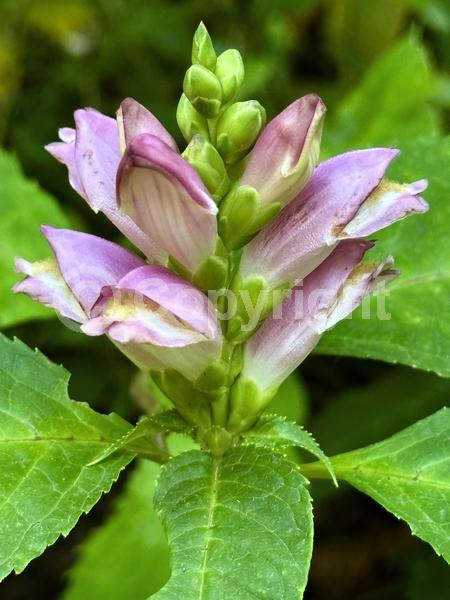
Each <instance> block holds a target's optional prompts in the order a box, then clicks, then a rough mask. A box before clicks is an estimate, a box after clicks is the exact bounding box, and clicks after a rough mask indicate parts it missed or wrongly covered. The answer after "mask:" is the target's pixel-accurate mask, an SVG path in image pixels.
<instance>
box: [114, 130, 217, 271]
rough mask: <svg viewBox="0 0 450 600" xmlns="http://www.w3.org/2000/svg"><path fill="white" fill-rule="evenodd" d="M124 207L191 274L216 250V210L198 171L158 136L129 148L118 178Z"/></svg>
mask: <svg viewBox="0 0 450 600" xmlns="http://www.w3.org/2000/svg"><path fill="white" fill-rule="evenodd" d="M117 193H118V199H119V208H120V209H121V210H122V211H123V212H124V213H125V214H127V215H129V217H130V218H131V219H132V220H133V222H134V223H136V224H137V225H138V226H139V227H140V228H141V229H142V230H144V231H146V232H147V233H148V234H149V235H150V237H151V238H152V239H153V240H155V241H156V243H157V244H158V247H160V248H162V249H164V251H165V252H166V253H167V254H169V255H170V256H171V257H172V258H175V259H176V260H177V261H178V262H179V263H181V264H182V265H183V266H184V267H185V268H186V269H187V270H188V271H189V272H191V273H195V272H196V271H197V270H198V269H199V268H200V266H201V265H202V263H203V262H204V261H205V260H206V259H207V258H208V257H209V256H210V255H212V254H214V252H215V248H216V243H217V220H216V214H217V206H216V203H215V202H214V200H213V199H212V198H211V196H210V195H209V192H208V190H207V189H206V187H205V185H204V184H203V182H202V180H201V179H200V176H199V175H198V173H197V171H196V170H195V169H194V168H193V167H191V165H190V164H189V163H188V162H187V161H186V160H184V158H182V157H181V156H180V155H179V154H178V153H177V152H175V151H174V150H172V149H171V148H170V147H169V146H168V145H167V144H165V143H164V142H163V141H161V140H160V139H159V138H157V137H156V136H154V135H151V134H141V135H138V136H137V137H135V138H134V139H133V140H132V141H131V142H130V143H129V145H128V146H127V149H126V151H125V154H124V156H123V158H122V161H121V163H120V166H119V169H118V174H117Z"/></svg>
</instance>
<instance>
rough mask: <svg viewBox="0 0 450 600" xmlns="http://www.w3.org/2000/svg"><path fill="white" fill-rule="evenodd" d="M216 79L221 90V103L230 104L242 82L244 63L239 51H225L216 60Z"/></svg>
mask: <svg viewBox="0 0 450 600" xmlns="http://www.w3.org/2000/svg"><path fill="white" fill-rule="evenodd" d="M215 73H216V77H217V79H218V80H219V81H220V83H221V85H222V90H223V102H224V103H225V102H230V101H231V100H233V98H235V97H236V95H237V93H238V92H239V89H240V87H241V85H242V82H243V81H244V75H245V70H244V63H243V61H242V56H241V53H240V52H239V50H232V49H230V50H225V52H222V54H221V55H220V56H219V57H218V58H217V64H216V71H215Z"/></svg>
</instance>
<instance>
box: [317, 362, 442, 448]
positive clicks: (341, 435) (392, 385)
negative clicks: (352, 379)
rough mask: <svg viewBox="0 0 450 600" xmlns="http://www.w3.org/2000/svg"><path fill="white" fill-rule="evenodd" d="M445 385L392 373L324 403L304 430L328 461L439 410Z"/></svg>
mask: <svg viewBox="0 0 450 600" xmlns="http://www.w3.org/2000/svg"><path fill="white" fill-rule="evenodd" d="M449 398H450V381H449V380H448V379H442V377H438V376H437V375H433V374H432V373H424V372H423V371H413V370H411V369H409V368H407V367H396V368H395V367H393V368H390V369H389V371H388V372H387V373H386V374H385V375H383V376H382V377H380V378H379V379H377V380H376V381H373V382H371V383H369V384H368V385H365V386H360V387H354V388H351V389H345V390H344V391H343V392H342V393H340V394H339V395H338V396H335V397H332V398H330V399H329V400H328V401H327V403H326V405H325V406H324V408H323V409H322V410H321V412H319V413H318V415H317V416H316V417H315V419H313V420H312V422H311V423H310V425H309V427H310V429H311V430H312V431H314V434H315V435H316V436H317V438H318V439H319V440H320V443H321V446H322V447H323V448H324V449H325V451H326V452H327V454H328V455H331V454H337V453H338V452H346V451H348V450H353V449H354V448H360V447H361V446H364V445H367V444H372V443H374V442H377V441H379V440H382V439H383V438H385V437H387V436H389V435H393V434H394V433H397V431H399V430H400V429H402V428H404V427H407V426H408V425H412V424H413V423H414V422H415V421H417V420H418V419H423V418H424V417H426V416H428V415H429V414H430V412H432V411H435V410H438V409H439V408H442V407H443V406H445V405H446V404H447V403H448V399H449Z"/></svg>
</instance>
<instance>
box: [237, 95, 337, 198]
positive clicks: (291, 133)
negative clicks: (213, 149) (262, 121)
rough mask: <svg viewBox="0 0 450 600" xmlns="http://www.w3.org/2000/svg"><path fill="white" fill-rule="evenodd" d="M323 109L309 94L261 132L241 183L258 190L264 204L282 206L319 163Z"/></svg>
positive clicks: (314, 97) (319, 102)
mask: <svg viewBox="0 0 450 600" xmlns="http://www.w3.org/2000/svg"><path fill="white" fill-rule="evenodd" d="M325 110H326V109H325V105H324V103H323V102H322V100H321V99H320V98H319V96H316V95H315V94H309V95H307V96H303V98H299V99H298V100H295V102H292V104H290V105H289V106H288V107H287V108H285V109H284V110H283V112H281V113H280V114H279V115H277V116H276V117H275V118H274V119H272V121H270V123H269V124H268V125H267V127H266V128H265V129H264V130H263V132H262V134H261V135H260V137H259V138H258V141H257V142H256V144H255V147H254V148H253V150H252V152H251V154H250V158H249V161H248V163H247V166H246V167H245V171H244V174H243V176H242V179H241V183H240V184H241V185H245V186H250V187H252V188H254V189H255V190H257V191H258V194H259V197H260V201H261V203H262V204H263V205H266V204H269V203H271V202H277V203H280V204H281V205H282V206H285V205H286V204H288V203H289V202H290V201H291V200H292V199H293V198H295V196H296V195H297V194H298V193H299V192H300V190H301V189H302V188H303V186H304V185H305V184H306V182H307V181H308V179H309V178H310V177H311V174H312V172H313V169H314V167H315V166H316V165H317V163H318V161H319V153H320V140H321V137H322V129H323V120H324V117H325Z"/></svg>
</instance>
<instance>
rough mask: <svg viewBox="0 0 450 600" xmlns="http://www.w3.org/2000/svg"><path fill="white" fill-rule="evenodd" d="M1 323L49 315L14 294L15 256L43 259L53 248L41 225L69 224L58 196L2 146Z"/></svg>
mask: <svg viewBox="0 0 450 600" xmlns="http://www.w3.org/2000/svg"><path fill="white" fill-rule="evenodd" d="M0 212H1V215H2V218H1V219H0V306H1V307H2V310H1V311H0V327H2V328H4V327H10V326H11V325H15V324H17V323H21V322H23V321H27V320H31V319H38V318H48V317H51V316H52V314H53V313H52V312H51V311H49V310H48V309H47V308H45V307H42V306H41V305H40V304H38V303H37V302H33V301H32V300H31V299H30V298H28V297H26V296H24V295H22V294H21V295H18V296H14V295H13V294H12V292H11V288H12V286H13V285H14V283H15V282H16V281H17V280H18V277H17V275H16V274H15V273H14V257H15V256H22V257H23V258H26V259H27V260H40V259H43V258H46V257H47V256H49V254H50V251H49V247H48V244H47V242H46V241H45V238H44V237H43V235H42V234H41V232H40V226H41V225H42V224H43V223H48V224H51V225H54V226H56V227H67V226H68V221H67V219H66V218H65V217H64V215H63V213H62V212H61V210H60V209H59V207H58V205H57V203H56V202H55V200H54V199H53V198H52V197H51V196H49V195H48V194H47V193H45V192H44V191H42V190H41V189H39V187H38V186H37V185H36V183H34V182H32V181H28V180H27V179H25V177H24V176H23V174H22V172H21V170H20V167H19V165H18V163H17V160H16V159H15V158H14V157H13V156H11V155H10V154H8V153H7V152H5V151H4V150H0Z"/></svg>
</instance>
